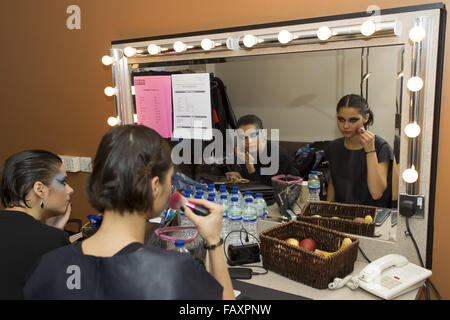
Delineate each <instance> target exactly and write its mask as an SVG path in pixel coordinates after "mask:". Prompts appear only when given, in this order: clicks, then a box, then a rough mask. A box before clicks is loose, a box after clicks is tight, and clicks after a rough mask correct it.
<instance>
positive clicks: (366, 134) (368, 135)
mask: <svg viewBox="0 0 450 320" xmlns="http://www.w3.org/2000/svg"><path fill="white" fill-rule="evenodd" d="M356 131H357V132H359V134H360V139H361V145H362V146H363V148H364V151H365V152H372V151H374V150H375V135H374V134H373V133H372V132H370V131H369V130H366V129H364V127H363V126H359V127H358V128H356Z"/></svg>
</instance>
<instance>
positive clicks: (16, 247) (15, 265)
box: [0, 210, 70, 300]
mask: <svg viewBox="0 0 450 320" xmlns="http://www.w3.org/2000/svg"><path fill="white" fill-rule="evenodd" d="M69 243H70V242H69V236H68V234H67V233H66V232H64V231H62V230H60V229H57V228H54V227H51V226H48V225H45V224H43V223H41V222H40V221H38V220H36V219H34V218H33V217H32V216H30V215H28V214H26V213H24V212H20V211H6V210H5V211H0V254H1V258H0V300H2V299H23V294H22V288H23V285H24V280H25V277H26V274H27V273H28V271H29V270H30V268H31V267H32V266H33V265H34V264H35V263H36V262H37V260H38V258H39V257H40V256H41V255H43V254H44V253H47V252H50V251H52V250H53V249H56V248H59V247H62V246H65V245H67V244H69Z"/></svg>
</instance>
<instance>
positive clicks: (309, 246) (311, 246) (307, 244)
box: [299, 238, 317, 251]
mask: <svg viewBox="0 0 450 320" xmlns="http://www.w3.org/2000/svg"><path fill="white" fill-rule="evenodd" d="M299 245H300V247H302V248H303V249H306V250H311V251H314V250H316V248H317V245H316V242H315V241H314V240H313V239H310V238H306V239H303V240H302V241H300V244H299Z"/></svg>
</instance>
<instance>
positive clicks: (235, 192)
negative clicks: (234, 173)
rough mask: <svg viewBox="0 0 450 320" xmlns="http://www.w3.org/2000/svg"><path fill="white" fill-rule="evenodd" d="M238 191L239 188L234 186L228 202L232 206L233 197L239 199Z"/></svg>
mask: <svg viewBox="0 0 450 320" xmlns="http://www.w3.org/2000/svg"><path fill="white" fill-rule="evenodd" d="M238 192H239V191H237V189H234V188H233V190H231V194H230V201H229V202H228V206H231V200H233V198H237V199H238V201H239V194H238Z"/></svg>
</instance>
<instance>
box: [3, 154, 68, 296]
mask: <svg viewBox="0 0 450 320" xmlns="http://www.w3.org/2000/svg"><path fill="white" fill-rule="evenodd" d="M66 179H67V177H66V170H65V168H64V165H63V164H62V161H61V159H60V158H59V157H58V156H57V155H55V154H53V153H51V152H48V151H43V150H30V151H23V152H20V153H17V154H14V155H12V156H11V157H9V158H8V159H7V160H6V161H5V164H4V166H3V169H2V177H1V182H0V197H1V201H2V204H3V206H4V207H5V209H4V210H2V211H0V254H1V258H0V261H1V262H0V300H1V299H21V298H23V294H22V288H23V285H24V280H25V276H26V274H27V272H28V271H29V269H30V268H31V267H32V266H33V265H34V264H35V263H36V261H37V259H38V258H39V257H40V256H41V255H42V254H44V253H47V252H49V251H51V250H53V249H56V248H58V247H61V246H64V245H67V244H69V243H70V242H69V238H68V234H67V233H66V232H64V231H62V230H59V229H63V227H64V225H65V224H66V222H67V220H68V219H69V216H70V211H71V205H70V202H69V201H70V196H71V194H72V192H73V189H72V188H71V187H70V186H69V185H68V184H67V182H66ZM41 220H47V223H48V224H49V225H46V224H43V223H41ZM50 220H51V221H50Z"/></svg>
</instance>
